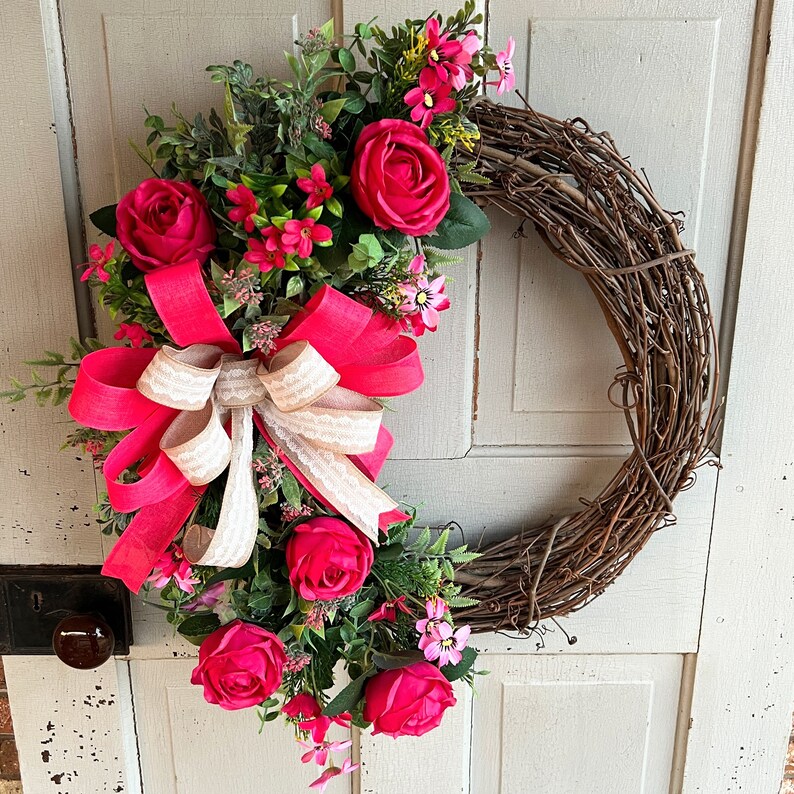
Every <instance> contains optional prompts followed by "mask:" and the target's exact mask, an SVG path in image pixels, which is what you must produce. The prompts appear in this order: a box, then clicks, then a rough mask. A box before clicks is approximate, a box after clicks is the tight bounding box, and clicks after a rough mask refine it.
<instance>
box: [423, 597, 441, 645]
mask: <svg viewBox="0 0 794 794" xmlns="http://www.w3.org/2000/svg"><path fill="white" fill-rule="evenodd" d="M425 613H426V614H427V618H423V619H422V620H417V621H416V630H417V631H418V632H419V634H420V635H421V636H420V638H419V650H420V651H423V650H424V649H425V647H426V646H427V644H428V643H429V642H430V640H431V637H432V636H433V631H434V629H435V628H436V626H438V625H440V624H441V623H443V622H444V615H446V613H447V605H446V602H444V601H442V600H441V599H440V598H430V599H428V600H427V602H426V603H425Z"/></svg>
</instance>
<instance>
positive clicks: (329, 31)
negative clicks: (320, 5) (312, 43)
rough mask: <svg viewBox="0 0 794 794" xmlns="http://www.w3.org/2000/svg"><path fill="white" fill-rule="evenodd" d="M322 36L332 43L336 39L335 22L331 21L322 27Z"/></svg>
mask: <svg viewBox="0 0 794 794" xmlns="http://www.w3.org/2000/svg"><path fill="white" fill-rule="evenodd" d="M320 35H321V36H322V37H323V38H324V39H325V40H326V41H331V39H333V37H334V20H333V18H332V19H329V20H328V21H327V22H326V23H325V24H324V25H322V26H321V27H320Z"/></svg>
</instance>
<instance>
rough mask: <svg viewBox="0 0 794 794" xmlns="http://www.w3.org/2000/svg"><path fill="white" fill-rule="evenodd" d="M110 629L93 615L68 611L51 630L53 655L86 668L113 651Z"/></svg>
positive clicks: (103, 660)
mask: <svg viewBox="0 0 794 794" xmlns="http://www.w3.org/2000/svg"><path fill="white" fill-rule="evenodd" d="M115 644H116V638H115V637H114V636H113V629H111V628H110V626H108V624H107V623H105V621H104V620H102V618H100V617H97V616H96V615H70V616H69V617H68V618H64V619H63V620H62V621H61V622H60V623H59V624H58V625H57V626H56V627H55V631H53V633H52V647H53V650H54V651H55V655H56V656H57V657H58V658H59V659H60V660H61V661H62V662H63V663H64V664H68V665H69V667H75V668H77V669H78V670H90V669H92V668H94V667H99V665H101V664H104V663H105V662H106V661H107V660H108V659H110V657H111V656H112V655H113V647H114V645H115Z"/></svg>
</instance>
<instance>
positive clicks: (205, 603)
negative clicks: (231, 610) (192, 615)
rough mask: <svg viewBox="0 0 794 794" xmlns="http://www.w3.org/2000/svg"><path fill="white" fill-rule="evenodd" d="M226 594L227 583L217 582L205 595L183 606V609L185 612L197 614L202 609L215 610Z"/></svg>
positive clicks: (202, 594)
mask: <svg viewBox="0 0 794 794" xmlns="http://www.w3.org/2000/svg"><path fill="white" fill-rule="evenodd" d="M225 592H226V582H216V583H215V584H213V585H210V586H209V587H208V588H207V589H206V590H205V591H204V592H203V593H201V594H200V595H199V596H198V597H197V598H195V599H194V600H193V601H191V602H190V603H189V604H183V605H182V609H184V610H185V612H195V611H196V610H197V609H200V608H201V607H206V608H207V609H213V608H214V607H216V606H217V605H218V603H219V602H220V600H221V598H222V597H223V595H224V594H225Z"/></svg>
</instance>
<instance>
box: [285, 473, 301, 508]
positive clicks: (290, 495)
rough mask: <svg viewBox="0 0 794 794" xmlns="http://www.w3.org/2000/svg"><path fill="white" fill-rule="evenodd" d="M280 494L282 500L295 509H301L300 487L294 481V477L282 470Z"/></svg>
mask: <svg viewBox="0 0 794 794" xmlns="http://www.w3.org/2000/svg"><path fill="white" fill-rule="evenodd" d="M281 492H282V493H283V494H284V498H285V499H286V500H287V501H288V502H289V503H290V504H291V505H292V506H293V507H294V508H295V509H296V510H300V507H301V487H300V485H299V484H298V481H297V480H296V479H295V475H294V474H293V473H292V472H291V471H290V470H289V469H286V468H285V469H284V472H283V473H282V475H281Z"/></svg>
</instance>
